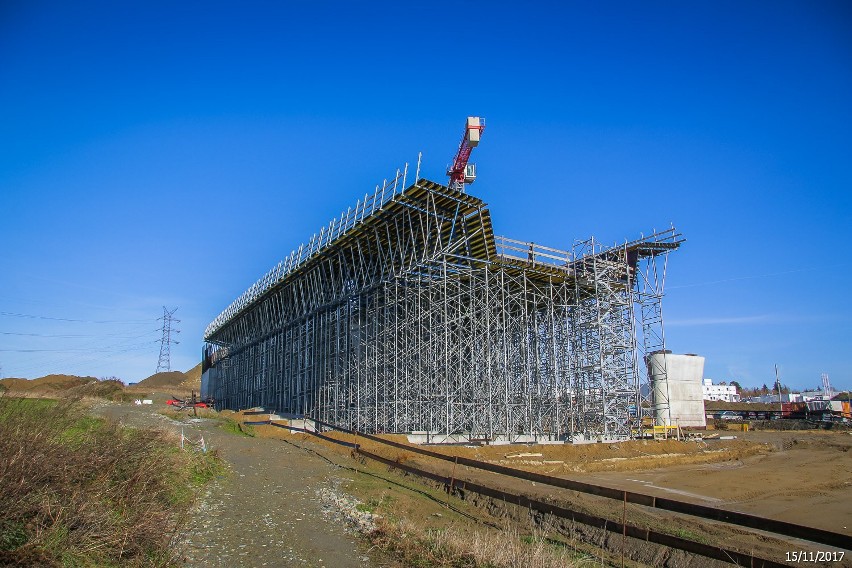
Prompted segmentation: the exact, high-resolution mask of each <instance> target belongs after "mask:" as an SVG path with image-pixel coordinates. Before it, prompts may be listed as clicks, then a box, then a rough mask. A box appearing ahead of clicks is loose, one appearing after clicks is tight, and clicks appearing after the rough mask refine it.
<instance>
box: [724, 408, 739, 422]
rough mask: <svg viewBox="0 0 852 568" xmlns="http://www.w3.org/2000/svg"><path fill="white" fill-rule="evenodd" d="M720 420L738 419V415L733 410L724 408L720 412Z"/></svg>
mask: <svg viewBox="0 0 852 568" xmlns="http://www.w3.org/2000/svg"><path fill="white" fill-rule="evenodd" d="M719 418H720V419H721V420H739V419H740V415H739V414H737V413H736V412H734V411H733V410H726V411H725V412H723V413H722V414H720V415H719Z"/></svg>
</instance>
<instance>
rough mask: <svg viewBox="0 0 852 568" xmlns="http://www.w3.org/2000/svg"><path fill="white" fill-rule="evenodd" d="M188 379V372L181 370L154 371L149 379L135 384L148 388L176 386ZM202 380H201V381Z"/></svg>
mask: <svg viewBox="0 0 852 568" xmlns="http://www.w3.org/2000/svg"><path fill="white" fill-rule="evenodd" d="M185 380H186V373H182V372H180V371H165V372H162V373H154V374H153V375H151V376H150V377H148V378H147V379H144V380H141V381H139V382H138V383H136V385H135V386H137V387H143V388H146V389H155V388H157V389H161V388H167V389H171V388H176V387H180V386H181V384H182V383H183V382H184V381H185ZM199 382H200V381H199Z"/></svg>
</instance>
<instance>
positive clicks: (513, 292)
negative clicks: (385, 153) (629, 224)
mask: <svg viewBox="0 0 852 568" xmlns="http://www.w3.org/2000/svg"><path fill="white" fill-rule="evenodd" d="M407 171H408V167H407V166H406V167H405V168H404V169H403V170H398V171H397V175H396V177H395V178H394V179H391V180H390V181H385V183H384V184H383V185H382V186H377V187H376V191H375V193H374V194H373V196H372V197H371V196H369V195H367V196H365V198H364V200H363V201H361V200H359V202H358V204H357V205H356V207H355V208H354V210H353V209H351V208H350V209H349V210H348V211H347V212H346V213H344V214H343V215H341V217H340V219H336V220H335V221H332V223H330V224H329V226H328V227H326V228H324V229H323V230H322V231H320V233H319V234H318V235H315V236H314V238H312V239H311V241H310V242H309V243H308V244H307V245H302V246H300V247H299V249H297V250H296V251H294V252H293V254H291V255H290V257H288V259H287V260H285V261H282V263H279V264H278V265H277V266H276V267H275V268H274V269H273V270H271V271H270V272H269V273H267V274H266V275H265V276H264V277H263V278H261V279H260V280H259V281H258V282H257V283H256V284H255V285H254V286H252V287H251V288H249V290H247V291H246V293H245V294H243V295H242V296H241V297H240V298H238V299H237V300H235V302H234V303H233V304H232V305H231V306H229V307H228V309H226V310H225V311H224V312H223V313H222V314H221V315H220V316H219V317H217V318H216V320H214V321H213V322H212V323H211V324H210V326H208V328H207V331H206V332H205V342H206V345H205V357H206V364H205V368H207V369H208V372H209V379H208V384H209V388H210V393H209V394H212V395H213V396H214V397H215V399H216V404H217V406H218V407H219V408H233V409H237V408H250V407H258V406H260V407H264V408H266V409H269V410H271V411H277V412H280V413H285V414H296V415H301V416H306V417H310V418H314V419H317V420H320V421H323V422H328V423H331V424H334V425H338V426H344V427H347V428H355V429H358V430H360V431H364V432H406V433H412V432H414V433H418V432H419V433H422V434H425V435H426V437H427V440H429V441H454V440H459V441H461V440H477V439H478V440H508V441H534V440H539V441H541V440H565V439H569V438H574V437H577V436H581V437H584V438H586V439H591V438H595V437H603V438H608V439H622V438H627V437H629V436H630V435H631V434H632V433H633V432H635V431H636V430H637V429H638V428H641V420H639V418H640V417H641V414H642V412H641V410H640V409H644V408H645V407H646V406H647V403H645V404H643V401H642V394H641V393H640V381H641V380H643V379H644V380H645V381H647V376H646V374H641V375H640V371H639V365H638V361H639V357H640V355H641V356H643V357H644V355H645V354H647V353H648V352H649V350H650V349H653V348H657V347H658V344H659V343H661V342H662V338H663V335H662V312H661V309H660V301H661V299H662V281H663V280H664V274H663V276H662V278H661V276H660V275H659V274H658V266H660V265H662V266H663V267H665V258H666V257H667V254H668V252H670V251H671V250H674V249H676V248H677V247H678V246H679V244H680V243H681V242H682V239H681V237H680V235H679V233H677V232H676V231H675V229H674V228H671V229H668V230H666V231H662V232H654V233H653V234H652V235H650V236H649V237H643V238H640V239H639V240H637V241H633V242H630V243H625V244H622V245H618V246H613V247H604V246H601V245H600V244H599V243H597V242H596V241H594V239H590V240H588V241H583V242H579V243H576V244H575V245H574V247H573V248H572V250H571V251H563V250H559V249H554V248H549V247H543V246H541V245H537V244H533V243H528V242H523V241H516V240H512V239H507V238H504V237H495V236H494V234H493V231H492V226H491V216H490V212H489V210H488V209H487V206H486V204H485V203H484V202H483V201H481V200H480V199H478V198H477V197H474V196H473V195H471V194H469V193H462V192H459V191H456V190H453V189H449V188H447V187H445V186H442V185H440V184H437V183H435V182H431V181H428V180H426V179H419V180H417V181H416V183H414V184H412V185H411V186H409V187H406V186H405V178H406V176H407ZM403 188H404V189H403ZM663 272H664V269H663ZM637 308H638V309H637ZM658 316H659V317H658ZM637 330H638V331H637ZM638 334H641V337H642V343H641V353H640V348H639V347H638V346H637V335H638ZM657 338H659V339H657Z"/></svg>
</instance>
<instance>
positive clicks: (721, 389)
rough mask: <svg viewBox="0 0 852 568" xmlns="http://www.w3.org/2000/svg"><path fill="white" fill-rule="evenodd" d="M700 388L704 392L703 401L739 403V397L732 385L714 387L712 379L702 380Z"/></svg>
mask: <svg viewBox="0 0 852 568" xmlns="http://www.w3.org/2000/svg"><path fill="white" fill-rule="evenodd" d="M701 388H702V390H703V391H704V400H724V401H725V402H739V401H740V395H739V393H737V387H735V386H734V385H714V384H713V379H704V382H703V384H702V386H701Z"/></svg>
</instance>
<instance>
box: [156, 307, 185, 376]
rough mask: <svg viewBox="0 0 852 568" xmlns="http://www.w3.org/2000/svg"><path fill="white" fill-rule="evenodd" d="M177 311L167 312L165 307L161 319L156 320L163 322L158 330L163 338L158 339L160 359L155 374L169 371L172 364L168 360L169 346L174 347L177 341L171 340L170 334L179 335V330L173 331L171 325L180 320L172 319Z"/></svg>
mask: <svg viewBox="0 0 852 568" xmlns="http://www.w3.org/2000/svg"><path fill="white" fill-rule="evenodd" d="M177 310H178V309H177V308H175V309H173V310H172V311H169V310H168V309H167V308H166V306H163V317H161V318H157V320H163V327H161V328H160V330H161V331H162V332H163V338H162V339H160V359H159V361H157V370H156V371H155V372H157V373H159V372H160V371H171V370H172V363H171V360H170V354H171V345H172V343H174V344H175V345H177V344H179V343H180V342H179V341H176V340H174V339H172V333H180V331H179V330H177V329H173V328H172V324H173V323H180V320H179V319H177V318H175V317H174V314H175V312H176V311H177Z"/></svg>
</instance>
